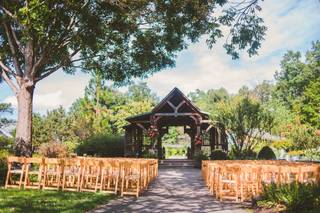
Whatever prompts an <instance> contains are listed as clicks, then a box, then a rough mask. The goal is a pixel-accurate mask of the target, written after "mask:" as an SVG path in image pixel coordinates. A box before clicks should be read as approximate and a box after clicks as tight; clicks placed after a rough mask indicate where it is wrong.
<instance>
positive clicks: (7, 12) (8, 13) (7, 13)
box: [0, 5, 23, 27]
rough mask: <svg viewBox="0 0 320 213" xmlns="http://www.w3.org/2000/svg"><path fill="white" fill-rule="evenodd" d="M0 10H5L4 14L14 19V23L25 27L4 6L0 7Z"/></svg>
mask: <svg viewBox="0 0 320 213" xmlns="http://www.w3.org/2000/svg"><path fill="white" fill-rule="evenodd" d="M0 9H1V10H3V12H4V13H5V14H6V15H8V16H9V17H10V18H12V19H13V20H14V21H16V22H17V24H18V25H19V26H20V27H23V25H22V24H21V23H20V22H19V21H18V19H17V18H16V17H15V16H14V15H13V14H12V13H11V12H10V11H9V10H7V9H6V8H5V7H4V6H3V5H0Z"/></svg>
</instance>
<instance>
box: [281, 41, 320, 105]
mask: <svg viewBox="0 0 320 213" xmlns="http://www.w3.org/2000/svg"><path fill="white" fill-rule="evenodd" d="M317 55H320V41H317V42H314V43H312V48H311V51H308V52H307V54H306V61H305V62H303V61H301V53H300V52H293V51H288V53H286V54H285V55H284V57H283V59H282V61H281V70H280V72H276V74H275V79H276V80H277V83H276V91H275V95H276V96H278V98H280V99H281V100H283V101H284V102H285V103H287V105H288V106H289V107H290V108H291V109H292V108H293V105H294V104H295V102H296V100H297V99H298V98H299V97H301V96H303V94H304V91H305V89H306V87H307V86H308V85H309V84H310V83H311V82H315V81H319V79H320V63H319V62H318V61H317V60H316V56H317Z"/></svg>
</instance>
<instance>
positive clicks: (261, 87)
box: [252, 80, 274, 104]
mask: <svg viewBox="0 0 320 213" xmlns="http://www.w3.org/2000/svg"><path fill="white" fill-rule="evenodd" d="M273 90H274V85H272V84H271V83H270V82H268V81H266V80H264V81H263V82H262V83H260V84H258V85H256V86H255V87H254V88H253V90H252V96H253V97H254V98H256V99H257V100H259V101H260V103H262V104H266V103H268V102H269V101H271V99H272V94H273Z"/></svg>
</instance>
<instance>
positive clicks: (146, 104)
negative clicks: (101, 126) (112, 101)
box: [113, 100, 153, 133]
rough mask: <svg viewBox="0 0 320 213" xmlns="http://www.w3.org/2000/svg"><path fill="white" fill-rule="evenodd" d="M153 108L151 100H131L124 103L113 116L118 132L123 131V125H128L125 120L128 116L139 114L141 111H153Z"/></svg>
mask: <svg viewBox="0 0 320 213" xmlns="http://www.w3.org/2000/svg"><path fill="white" fill-rule="evenodd" d="M152 108H153V103H151V102H150V101H148V100H146V101H139V102H136V101H130V102H128V103H126V104H124V105H121V106H118V107H117V113H115V115H114V117H113V122H114V126H115V129H116V130H117V133H123V132H124V129H123V127H124V126H125V125H127V124H128V123H127V121H126V120H125V119H126V118H127V117H130V116H134V115H138V114H141V113H146V112H149V111H151V110H152Z"/></svg>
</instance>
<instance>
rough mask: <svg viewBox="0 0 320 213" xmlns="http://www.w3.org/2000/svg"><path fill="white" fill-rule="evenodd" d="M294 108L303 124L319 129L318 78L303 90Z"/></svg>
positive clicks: (319, 84) (319, 93) (319, 83)
mask: <svg viewBox="0 0 320 213" xmlns="http://www.w3.org/2000/svg"><path fill="white" fill-rule="evenodd" d="M294 108H295V109H296V110H297V112H298V114H299V115H300V119H301V121H302V122H303V123H308V124H310V125H311V126H313V127H315V128H317V129H320V78H319V81H315V82H311V83H310V84H309V85H308V86H307V87H306V88H305V91H304V93H303V96H302V97H301V98H300V99H299V102H298V103H297V104H296V106H295V107H294Z"/></svg>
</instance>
